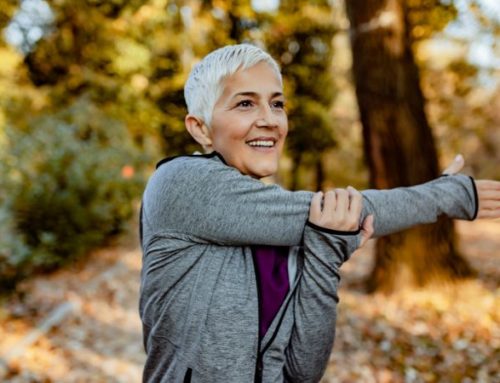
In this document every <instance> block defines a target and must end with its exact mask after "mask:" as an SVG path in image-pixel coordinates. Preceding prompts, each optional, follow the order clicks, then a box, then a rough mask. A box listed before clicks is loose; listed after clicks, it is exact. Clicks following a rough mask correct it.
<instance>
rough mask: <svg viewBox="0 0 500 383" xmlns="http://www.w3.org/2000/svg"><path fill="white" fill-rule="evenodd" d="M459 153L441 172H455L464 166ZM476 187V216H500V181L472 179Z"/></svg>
mask: <svg viewBox="0 0 500 383" xmlns="http://www.w3.org/2000/svg"><path fill="white" fill-rule="evenodd" d="M464 164H465V161H464V158H463V156H462V155H461V154H459V155H457V156H456V157H455V159H454V160H453V162H452V163H451V164H450V165H449V166H448V167H447V168H446V169H445V170H444V171H443V174H457V173H458V172H459V171H460V170H462V168H463V167H464ZM474 182H475V183H476V188H477V198H478V203H479V207H478V211H477V218H500V182H499V181H493V180H474Z"/></svg>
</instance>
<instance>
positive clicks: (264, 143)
mask: <svg viewBox="0 0 500 383" xmlns="http://www.w3.org/2000/svg"><path fill="white" fill-rule="evenodd" d="M248 145H250V146H255V147H261V148H272V147H273V146H274V142H273V141H251V142H249V143H248Z"/></svg>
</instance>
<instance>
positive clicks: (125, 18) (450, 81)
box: [0, 0, 500, 323]
mask: <svg viewBox="0 0 500 383" xmlns="http://www.w3.org/2000/svg"><path fill="white" fill-rule="evenodd" d="M367 4H368V2H363V1H355V0H352V1H346V2H344V1H341V0H329V1H327V0H318V1H292V0H282V1H257V0H254V1H249V0H247V1H224V0H213V1H201V0H198V1H197V0H192V1H187V0H186V1H180V0H179V1H171V0H168V1H167V0H150V1H138V0H114V1H100V0H72V1H68V0H53V1H46V2H45V1H42V0H23V1H20V2H18V1H10V0H0V28H2V30H3V35H2V39H0V146H1V151H0V172H1V174H2V177H1V178H0V235H1V236H0V287H1V289H2V291H3V292H12V291H15V288H16V286H18V284H19V282H20V281H22V280H24V279H26V278H28V277H31V276H32V275H37V274H40V273H46V272H49V271H52V270H55V269H57V268H59V267H61V266H64V265H68V264H71V263H73V262H75V261H77V260H78V259H80V258H82V257H85V256H86V255H87V254H88V253H89V251H90V250H92V249H95V248H98V247H100V246H102V245H104V244H106V243H108V241H109V239H110V238H113V237H115V236H116V235H117V234H119V233H121V232H123V231H124V230H126V228H127V225H129V223H130V222H131V218H132V217H133V216H134V214H136V213H137V206H138V201H139V199H140V195H141V192H142V190H143V187H144V184H145V181H146V180H147V177H148V176H149V175H150V174H151V172H152V171H153V169H154V165H155V163H156V161H157V160H158V159H160V158H163V157H165V156H171V155H176V154H181V153H191V152H193V151H194V150H196V149H197V147H196V146H195V145H194V143H193V141H192V140H191V138H190V137H189V136H188V134H187V133H186V132H185V130H184V124H183V117H184V115H185V113H186V109H185V104H184V99H183V84H184V82H185V80H186V78H187V75H188V73H189V71H190V69H191V67H192V65H193V64H194V63H195V62H196V61H197V60H199V59H200V58H201V57H203V56H204V55H205V54H207V53H208V52H210V51H212V50H213V49H215V48H217V47H220V46H223V45H226V44H232V43H240V42H249V43H254V44H257V45H259V46H262V47H263V48H265V49H266V50H268V51H269V52H270V53H271V54H272V55H273V56H274V57H275V58H276V59H277V61H278V62H279V63H280V65H281V67H282V70H283V75H284V81H285V92H286V95H287V99H288V101H287V109H288V113H289V120H290V134H289V139H288V144H287V148H286V154H285V158H284V160H283V161H282V163H281V169H280V173H279V176H278V178H277V181H278V182H279V183H281V184H282V185H283V186H285V187H287V188H289V189H293V190H295V189H308V190H318V189H320V188H323V189H324V188H329V187H337V186H339V187H342V186H346V185H348V184H351V185H353V186H355V187H357V188H360V189H364V188H367V187H370V186H373V187H378V188H381V187H395V186H407V185H410V184H415V183H420V182H424V181H426V180H428V179H432V178H434V177H436V176H438V175H439V169H440V166H439V164H446V163H448V162H450V161H451V160H452V159H453V157H454V156H455V154H457V153H462V154H463V155H464V157H465V159H466V168H465V172H466V173H467V174H470V175H473V176H475V177H478V178H493V179H499V178H500V166H499V164H500V129H499V128H498V127H499V126H500V91H499V80H500V76H499V73H500V47H499V45H498V41H499V36H500V6H499V5H498V2H496V1H494V0H407V1H401V0H387V1H378V0H374V1H370V2H369V4H370V6H367ZM381 47H388V49H387V52H389V53H390V51H391V49H393V48H394V49H399V50H400V51H401V52H403V54H401V55H400V56H401V57H399V56H398V57H396V56H394V55H393V56H390V55H387V54H386V53H387V52H386V50H384V49H380V48H381ZM379 100H383V102H382V103H381V102H378V101H379ZM414 100H417V101H418V102H415V101H414ZM377 102H378V103H377ZM406 109H408V110H410V113H409V116H410V117H408V115H406V116H401V115H397V114H392V113H393V112H392V111H398V110H406ZM382 112H384V113H382ZM382 114H383V115H384V116H385V117H384V118H383V119H380V118H378V119H379V120H381V123H380V121H379V122H378V123H377V117H376V116H380V115H382ZM374 116H375V117H374ZM411 116H417V117H415V118H412V117H411ZM408 118H410V119H408ZM397 121H399V122H397ZM384 127H385V128H384ZM377 138H378V139H379V141H382V142H388V143H390V148H392V149H391V150H388V149H387V150H386V151H384V150H382V151H380V152H379V153H376V151H374V150H373V147H374V146H373V142H375V141H376V139H377ZM374 140H375V141H374ZM377 156H378V157H377ZM377 158H378V160H377ZM417 163H422V164H423V169H417V168H418V167H417V166H415V164H417ZM377 164H379V166H378V165H377ZM380 164H382V165H380ZM436 225H437V226H429V227H423V228H419V229H416V230H415V231H413V232H412V231H410V232H408V233H404V234H402V235H401V236H395V237H388V238H386V239H383V240H380V241H378V242H377V245H376V250H375V251H376V253H377V258H376V259H377V260H376V262H375V264H374V268H373V270H372V272H371V273H370V277H369V278H368V279H367V281H366V282H367V283H366V284H365V288H366V290H367V291H377V290H378V291H384V292H386V293H387V292H391V291H395V290H396V291H397V290H398V289H399V288H400V287H401V286H402V285H410V286H409V287H410V288H412V289H415V288H416V287H422V286H426V285H432V284H433V283H436V281H439V280H440V281H451V280H463V279H470V278H471V277H472V278H475V277H476V276H477V272H476V270H474V268H473V267H471V266H470V265H469V262H467V260H466V257H464V256H463V255H462V254H461V253H460V252H459V251H458V247H457V245H456V241H457V239H456V235H455V232H454V229H453V224H452V223H451V222H448V221H446V222H438V223H437V224H436ZM434 233H438V234H434ZM437 244H439V246H437ZM430 249H433V250H430ZM434 249H440V250H434ZM394 254H399V256H398V257H395V256H394ZM415 260H417V261H415ZM436 260H437V261H436ZM423 268H425V269H429V268H431V269H432V272H430V273H427V274H426V275H429V276H430V277H429V278H427V277H426V278H422V277H421V276H422V275H423V273H422V269H423ZM398 276H399V277H398ZM495 289H497V287H495ZM493 321H494V322H495V321H496V323H498V318H497V316H495V317H494V318H493Z"/></svg>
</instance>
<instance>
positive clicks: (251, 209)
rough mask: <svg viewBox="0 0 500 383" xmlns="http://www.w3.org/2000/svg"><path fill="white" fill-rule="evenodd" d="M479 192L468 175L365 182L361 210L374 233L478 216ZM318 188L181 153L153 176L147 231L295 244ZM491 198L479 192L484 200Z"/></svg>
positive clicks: (217, 240) (232, 242)
mask: <svg viewBox="0 0 500 383" xmlns="http://www.w3.org/2000/svg"><path fill="white" fill-rule="evenodd" d="M479 182H483V181H478V184H479ZM491 182H495V181H491ZM496 184H500V183H498V182H497V183H496ZM499 192H500V191H496V195H497V198H498V194H499ZM475 194H476V189H475V186H474V182H473V181H472V180H471V178H469V177H467V176H464V175H450V176H446V177H441V178H438V179H436V180H434V181H431V182H428V183H425V184H422V185H418V186H412V187H408V188H398V189H391V190H381V191H379V190H367V191H364V192H362V195H363V200H364V208H363V212H362V215H361V216H362V219H364V218H365V217H366V216H368V215H370V214H372V215H374V217H375V236H381V235H385V234H389V233H393V232H397V231H400V230H403V229H406V228H408V227H411V226H414V225H417V224H421V223H432V222H435V221H436V220H437V218H438V217H439V216H440V215H442V214H445V215H447V216H449V217H450V218H459V219H474V217H475V214H476V213H475V212H476V209H477V206H478V205H477V202H476V196H475ZM490 194H491V193H490ZM312 196H313V193H311V192H306V191H297V192H290V191H287V190H284V189H282V188H281V187H279V186H276V185H265V184H263V183H262V182H260V181H258V180H256V179H253V178H251V177H248V176H244V175H242V174H241V173H239V172H238V171H237V170H236V169H234V168H232V167H230V166H227V165H225V164H224V163H223V162H221V161H220V160H219V159H218V158H208V159H207V158H203V157H201V158H195V157H183V158H182V157H181V158H178V159H175V160H172V161H170V162H169V163H167V164H164V165H162V166H160V168H159V169H158V170H157V171H156V172H155V174H154V175H153V176H152V178H151V179H150V181H149V183H148V186H147V188H146V191H145V193H144V198H143V215H142V218H143V231H144V237H145V240H146V242H147V241H148V239H149V238H152V236H153V235H155V234H161V233H162V232H166V231H168V232H178V233H180V234H186V235H189V236H190V237H191V240H192V238H193V237H194V238H197V239H198V240H199V241H200V242H204V243H214V244H220V245H229V246H240V245H253V244H258V245H275V246H296V245H299V244H300V243H301V240H302V235H303V233H304V226H305V222H306V220H307V217H308V213H309V206H310V203H311V199H312ZM484 196H486V194H484ZM485 198H486V197H483V198H482V199H481V198H480V205H481V201H482V200H484V199H485ZM489 198H490V199H491V198H493V197H489ZM483 206H485V205H484V204H483ZM497 214H498V213H497Z"/></svg>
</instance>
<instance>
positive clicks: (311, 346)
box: [284, 189, 373, 383]
mask: <svg viewBox="0 0 500 383" xmlns="http://www.w3.org/2000/svg"><path fill="white" fill-rule="evenodd" d="M361 205H362V197H361V194H360V193H357V192H355V191H354V189H351V190H350V191H349V195H348V191H346V190H342V189H340V190H336V191H334V192H328V193H326V194H325V198H324V204H323V209H321V194H320V193H318V194H316V196H315V197H314V198H313V201H312V203H311V212H310V215H309V220H310V221H309V222H308V224H307V226H306V228H305V231H304V266H303V269H302V275H301V279H300V282H299V285H298V287H297V291H296V293H295V296H294V300H293V304H294V306H293V315H294V326H293V328H292V334H291V337H290V342H289V344H288V347H287V349H286V352H285V356H286V362H285V368H284V374H285V377H286V381H288V382H302V383H304V382H318V381H319V380H320V379H321V376H322V375H323V373H324V370H325V368H326V365H327V362H328V358H329V356H330V353H331V349H332V346H333V341H334V337H335V321H336V314H337V313H336V310H337V303H338V295H337V288H338V284H339V282H340V275H339V269H340V266H341V265H342V264H343V263H344V262H345V261H346V260H347V259H348V258H349V256H350V255H351V254H352V253H353V252H354V251H355V250H356V249H357V248H358V245H359V244H361V245H362V244H364V242H366V240H367V239H368V238H369V237H370V236H371V234H372V233H373V226H372V223H373V220H372V219H371V218H367V219H366V220H365V221H364V222H363V228H362V230H359V229H358V228H359V219H360V213H361ZM353 229H357V230H355V231H352V230H353Z"/></svg>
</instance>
